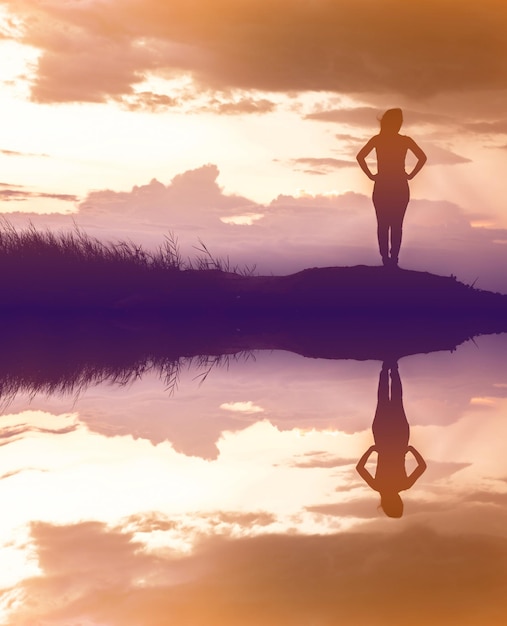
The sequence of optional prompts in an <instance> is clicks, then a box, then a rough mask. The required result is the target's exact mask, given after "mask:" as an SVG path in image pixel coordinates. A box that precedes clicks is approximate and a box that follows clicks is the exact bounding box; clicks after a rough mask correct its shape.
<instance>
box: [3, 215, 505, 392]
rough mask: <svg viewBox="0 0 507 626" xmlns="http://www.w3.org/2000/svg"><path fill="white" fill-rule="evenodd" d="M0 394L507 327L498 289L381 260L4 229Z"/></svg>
mask: <svg viewBox="0 0 507 626" xmlns="http://www.w3.org/2000/svg"><path fill="white" fill-rule="evenodd" d="M0 280H1V284H2V289H1V292H0V293H1V304H0V341H1V344H2V350H3V358H2V360H1V362H0V395H1V396H5V394H6V393H7V394H9V393H11V392H13V391H14V390H16V389H19V388H26V389H32V390H39V389H45V390H47V391H51V390H52V389H53V388H54V389H60V390H72V389H76V388H79V387H80V386H83V385H85V386H86V385H88V384H93V383H94V382H97V381H99V380H103V379H107V380H113V381H119V382H121V381H128V380H129V377H130V376H132V375H137V374H138V373H140V372H141V373H142V372H143V371H146V368H155V369H157V370H158V371H160V372H161V375H163V376H164V377H166V378H168V380H170V379H171V377H172V375H173V373H174V368H175V367H176V365H177V364H178V362H179V361H180V360H181V359H185V358H192V357H198V358H204V359H206V357H212V358H215V357H219V356H220V355H233V354H238V353H241V352H249V351H255V350H289V351H292V352H296V353H298V354H301V355H303V356H310V357H318V358H332V359H361V360H365V359H375V360H380V361H385V360H389V359H391V360H396V359H399V358H401V357H402V356H405V355H408V354H417V353H425V352H432V351H435V350H453V349H455V348H456V346H458V345H459V344H460V343H462V342H463V341H465V340H467V339H469V338H470V337H473V336H476V335H480V334H490V333H500V332H506V331H507V295H501V294H494V293H491V292H486V291H480V290H477V289H474V288H472V287H468V286H466V285H463V284H462V283H460V282H458V281H457V280H456V279H455V278H454V277H443V276H435V275H433V274H429V273H426V272H414V271H409V270H401V269H399V268H397V269H394V270H391V269H389V268H384V267H366V266H355V267H327V268H311V269H307V270H304V271H302V272H298V273H296V274H292V275H289V276H253V275H244V274H241V273H238V272H231V271H228V268H227V266H226V265H221V264H220V262H219V261H215V260H213V259H210V257H207V258H204V259H201V260H200V261H198V262H197V263H196V266H195V267H193V268H190V267H188V265H187V266H185V265H184V264H182V263H181V259H180V258H179V256H178V252H177V249H176V247H175V245H173V244H172V243H171V242H170V241H169V242H168V243H167V245H166V246H165V248H163V249H161V250H159V251H157V252H155V253H149V252H146V251H144V250H143V249H141V248H139V247H136V246H134V245H133V244H128V243H124V244H123V243H119V244H103V243H101V242H98V241H97V240H94V239H92V238H90V237H88V236H87V235H84V234H82V233H80V232H79V231H77V232H76V233H62V234H56V235H55V234H52V233H48V232H46V233H40V232H38V231H36V230H35V229H33V228H32V229H29V230H28V231H15V230H14V229H13V228H9V227H5V225H4V229H3V230H2V229H0Z"/></svg>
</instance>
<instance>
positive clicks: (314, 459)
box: [290, 452, 357, 469]
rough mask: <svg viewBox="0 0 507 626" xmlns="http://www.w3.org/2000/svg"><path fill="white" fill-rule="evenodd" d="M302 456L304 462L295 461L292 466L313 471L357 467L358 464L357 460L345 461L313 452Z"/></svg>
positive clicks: (324, 453)
mask: <svg viewBox="0 0 507 626" xmlns="http://www.w3.org/2000/svg"><path fill="white" fill-rule="evenodd" d="M302 456H303V458H304V460H301V461H294V462H293V463H291V465H290V466H291V467H300V468H302V469H313V468H333V467H346V466H348V465H356V463H357V459H344V458H342V457H339V456H329V455H328V454H327V453H326V452H313V453H308V454H305V455H302Z"/></svg>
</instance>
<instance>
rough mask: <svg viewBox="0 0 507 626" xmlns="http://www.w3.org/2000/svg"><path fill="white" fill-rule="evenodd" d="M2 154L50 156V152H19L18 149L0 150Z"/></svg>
mask: <svg viewBox="0 0 507 626" xmlns="http://www.w3.org/2000/svg"><path fill="white" fill-rule="evenodd" d="M0 154H5V156H14V157H49V154H44V153H36V152H35V153H34V152H18V151H17V150H5V149H3V150H0Z"/></svg>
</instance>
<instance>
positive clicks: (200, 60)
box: [10, 0, 507, 102]
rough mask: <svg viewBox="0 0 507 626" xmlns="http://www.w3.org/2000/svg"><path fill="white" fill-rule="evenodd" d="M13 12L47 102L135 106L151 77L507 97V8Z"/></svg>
mask: <svg viewBox="0 0 507 626" xmlns="http://www.w3.org/2000/svg"><path fill="white" fill-rule="evenodd" d="M10 8H11V12H13V13H14V14H17V15H18V16H19V17H20V18H21V20H22V24H23V36H22V41H23V42H24V43H26V44H28V45H31V46H34V47H35V48H38V49H39V50H41V56H40V58H39V60H38V64H37V67H36V72H35V75H34V77H33V82H32V97H33V98H34V99H35V100H37V101H40V102H61V101H103V100H105V99H107V98H109V97H117V96H119V95H125V94H130V93H132V91H133V87H134V86H135V85H136V84H138V83H141V82H142V81H143V80H144V78H145V77H146V76H147V75H148V74H149V73H157V74H158V75H160V76H171V77H172V76H174V75H178V74H186V75H188V74H191V75H192V76H193V77H194V80H195V82H196V84H197V85H201V86H202V87H204V88H211V89H217V90H225V89H243V90H259V91H272V92H273V91H278V92H288V91H292V92H294V91H332V92H339V93H373V94H375V93H386V92H387V93H393V94H406V95H408V96H411V97H413V98H420V97H425V96H428V95H432V94H436V93H441V92H455V93H461V92H463V91H469V92H474V91H477V90H488V89H490V90H505V88H506V85H505V74H504V68H505V65H506V63H507V41H506V39H505V36H504V33H505V28H506V21H507V11H506V10H505V4H504V3H503V1H502V0H484V1H483V2H482V3H480V4H473V3H472V2H466V3H465V5H460V10H459V11H458V10H456V3H455V2H454V0H429V1H428V2H424V3H420V2H411V3H407V2H405V1H404V0H386V1H385V2H382V3H379V2H373V1H368V2H367V3H366V6H365V4H364V3H358V2H357V1H355V0H342V1H341V2H339V3H337V2H335V1H334V0H322V1H321V2H318V3H308V2H303V1H297V2H294V1H293V0H270V1H269V2H268V0H245V1H244V2H241V3H238V2H235V1H234V0H216V1H215V2H209V0H195V1H194V2H191V3H183V4H181V3H176V4H175V3H162V2H160V1H159V0H121V1H120V0H109V1H107V2H87V3H60V2H48V3H43V4H42V3H33V2H30V1H28V0H20V1H19V2H18V3H16V5H15V7H12V6H11V7H10Z"/></svg>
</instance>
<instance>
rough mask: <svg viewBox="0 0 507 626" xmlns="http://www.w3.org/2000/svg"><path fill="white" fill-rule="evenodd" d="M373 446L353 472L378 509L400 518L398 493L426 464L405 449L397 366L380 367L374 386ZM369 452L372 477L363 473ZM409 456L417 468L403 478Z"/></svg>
mask: <svg viewBox="0 0 507 626" xmlns="http://www.w3.org/2000/svg"><path fill="white" fill-rule="evenodd" d="M389 373H390V374H391V394H390V396H389ZM372 430H373V437H374V439H375V445H374V446H370V447H369V448H368V450H366V452H365V453H364V454H363V456H362V457H361V458H360V459H359V462H358V464H357V468H356V469H357V471H358V473H359V475H360V476H361V478H363V479H364V480H365V481H366V483H367V484H368V485H369V486H370V487H371V488H372V489H375V491H378V492H379V493H380V506H381V507H382V509H383V510H384V513H385V514H386V515H389V517H401V516H402V514H403V502H402V500H401V498H400V495H399V492H400V491H404V490H405V489H409V488H410V487H412V485H413V484H414V483H415V481H416V480H417V479H418V478H419V477H420V476H421V474H422V473H423V472H424V470H425V469H426V463H425V462H424V459H423V458H422V456H421V455H420V454H419V452H417V450H416V449H415V448H414V447H413V446H409V445H408V439H409V433H410V429H409V425H408V422H407V418H406V416H405V411H404V409H403V398H402V388H401V380H400V375H399V373H398V364H397V363H396V364H395V365H394V366H392V367H391V368H389V367H388V365H387V364H386V363H384V364H383V365H382V370H381V372H380V379H379V385H378V404H377V410H376V412H375V419H374V420H373V428H372ZM372 452H376V453H377V469H376V472H375V477H373V476H372V475H371V474H370V472H369V471H368V470H367V469H366V467H365V466H366V462H367V461H368V459H369V457H370V455H371V453H372ZM407 452H410V453H411V454H412V455H413V456H414V458H415V460H416V462H417V467H416V468H415V469H414V471H413V472H412V473H411V474H410V475H409V476H407V471H406V469H405V456H406V454H407Z"/></svg>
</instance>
